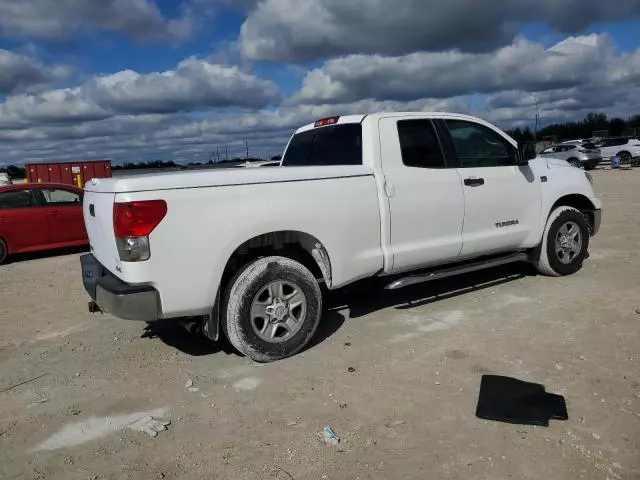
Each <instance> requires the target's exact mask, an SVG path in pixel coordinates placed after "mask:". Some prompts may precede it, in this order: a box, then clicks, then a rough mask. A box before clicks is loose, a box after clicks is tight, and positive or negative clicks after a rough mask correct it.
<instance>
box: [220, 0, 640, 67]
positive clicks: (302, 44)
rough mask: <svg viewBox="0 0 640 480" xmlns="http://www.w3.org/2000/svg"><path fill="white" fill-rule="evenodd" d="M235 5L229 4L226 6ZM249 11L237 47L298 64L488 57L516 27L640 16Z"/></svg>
mask: <svg viewBox="0 0 640 480" xmlns="http://www.w3.org/2000/svg"><path fill="white" fill-rule="evenodd" d="M231 1H233V0H231ZM235 3H236V4H240V5H243V6H245V7H246V8H247V9H248V12H249V13H248V18H247V19H246V21H245V22H244V24H243V25H242V29H241V32H240V37H239V42H240V46H241V50H242V52H243V53H244V54H245V55H246V56H247V57H249V58H252V59H258V60H280V61H301V60H312V59H324V58H327V57H335V56H338V55H346V54H351V53H363V54H372V53H378V54H384V55H400V54H407V53H412V52H416V51H438V50H448V49H461V50H464V51H471V52H478V51H489V50H492V49H494V48H495V47H498V46H501V45H506V44H508V43H509V42H510V41H511V40H512V39H513V38H514V36H515V34H516V32H517V29H518V27H519V26H520V25H522V24H523V23H526V22H535V21H540V22H544V23H547V24H548V25H550V26H551V27H552V28H554V29H556V30H558V31H560V32H563V33H570V34H571V33H577V32H580V31H581V30H583V29H584V28H586V27H588V26H589V25H592V24H594V23H596V22H607V21H616V20H626V19H629V18H633V17H637V16H638V15H640V1H638V0H610V1H609V2H602V1H600V0H483V1H478V0H448V1H441V0H403V1H401V2H391V1H387V0H349V1H344V0H263V1H261V2H253V1H249V2H242V1H239V0H235Z"/></svg>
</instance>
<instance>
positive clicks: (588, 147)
mask: <svg viewBox="0 0 640 480" xmlns="http://www.w3.org/2000/svg"><path fill="white" fill-rule="evenodd" d="M573 142H577V143H573ZM539 155H540V156H542V157H553V158H559V159H562V160H566V161H567V162H569V165H571V166H573V167H576V168H581V167H584V169H585V170H593V169H594V168H596V166H598V164H600V162H601V161H602V153H601V152H600V150H599V149H598V148H596V146H595V145H593V144H592V143H582V142H581V141H579V140H572V141H571V142H563V143H560V144H558V145H553V146H551V147H549V148H545V149H544V150H542V151H541V152H540V154H539Z"/></svg>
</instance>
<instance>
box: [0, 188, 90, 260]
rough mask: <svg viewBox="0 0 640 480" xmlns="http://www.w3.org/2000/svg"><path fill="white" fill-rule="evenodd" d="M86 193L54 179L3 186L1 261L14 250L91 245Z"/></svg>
mask: <svg viewBox="0 0 640 480" xmlns="http://www.w3.org/2000/svg"><path fill="white" fill-rule="evenodd" d="M83 194H84V192H83V190H81V189H80V188H77V187H73V186H70V185H60V184H55V183H38V184H35V183H34V184H29V183H27V184H23V185H9V186H6V187H0V263H2V262H4V261H5V260H6V258H7V256H8V255H12V254H15V253H23V252H35V251H38V250H49V249H54V248H62V247H74V246H81V245H88V244H89V239H88V238H87V231H86V230H85V226H84V219H83V217H82V196H83Z"/></svg>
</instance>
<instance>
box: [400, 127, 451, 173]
mask: <svg viewBox="0 0 640 480" xmlns="http://www.w3.org/2000/svg"><path fill="white" fill-rule="evenodd" d="M398 137H399V138H400V150H401V152H402V163H404V164H405V165H406V166H407V167H418V168H445V167H446V163H445V160H444V155H443V153H442V149H441V148H440V142H439V141H438V135H437V134H436V130H435V128H434V126H433V123H431V120H400V121H399V122H398Z"/></svg>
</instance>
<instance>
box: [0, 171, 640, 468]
mask: <svg viewBox="0 0 640 480" xmlns="http://www.w3.org/2000/svg"><path fill="white" fill-rule="evenodd" d="M594 178H595V184H596V189H597V191H598V194H599V196H600V197H601V198H602V200H603V201H604V205H605V210H604V219H603V225H602V230H601V233H600V235H599V236H597V237H596V238H595V239H593V240H592V246H591V258H590V259H589V260H588V261H587V262H586V264H585V266H584V269H583V270H582V271H581V272H579V273H578V274H577V275H575V276H572V277H568V278H560V279H551V278H543V277H540V276H536V275H535V274H533V273H532V271H531V269H530V268H529V267H528V266H526V265H522V266H520V265H518V266H511V267H509V268H501V269H494V270H491V271H487V272H483V273H481V274H475V275H468V276H464V277H461V278H456V279H450V280H447V281H441V282H438V283H435V284H430V285H429V284H427V285H422V286H417V287H414V288H411V289H409V290H406V291H402V292H400V293H388V292H384V291H381V290H380V289H379V286H378V285H376V284H375V283H373V282H368V283H364V284H360V285H358V286H356V287H352V288H350V289H348V290H345V291H342V292H336V293H333V294H331V295H330V296H329V298H328V299H327V303H328V304H329V307H330V308H329V311H328V313H327V314H326V315H325V317H324V322H323V327H322V331H321V332H319V334H318V336H317V339H316V344H315V345H314V346H313V347H312V348H310V349H309V350H307V351H306V352H304V353H303V354H301V355H298V356H296V357H294V358H291V359H288V360H286V361H281V362H277V363H274V364H269V365H264V366H260V365H256V364H253V363H252V362H250V361H248V360H247V359H245V358H241V357H239V356H237V355H236V354H234V353H232V352H229V351H228V349H227V348H226V347H225V348H223V349H222V350H220V349H219V348H217V347H216V346H214V345H212V344H210V343H208V342H207V341H205V340H203V339H202V337H200V336H198V335H197V333H189V332H188V331H187V330H186V329H184V328H183V327H182V326H176V325H173V324H169V325H158V326H156V327H155V328H153V329H151V330H149V329H148V328H145V324H144V323H142V324H141V323H132V322H126V321H121V320H116V319H114V318H111V317H108V316H100V315H90V314H89V313H87V308H86V302H87V299H86V297H85V294H84V292H83V289H82V284H81V278H80V266H79V261H78V257H79V254H78V253H77V252H76V253H73V254H64V255H58V256H54V257H40V258H29V259H17V260H16V261H15V262H14V263H12V264H9V265H5V266H2V267H0V478H2V479H7V480H8V479H65V480H66V479H82V480H90V479H93V480H98V479H157V478H165V479H173V478H184V479H203V478H206V479H234V480H235V479H276V480H291V479H296V480H298V479H361V480H365V479H426V478H429V479H508V478H514V479H519V478H521V479H544V480H548V479H578V478H581V479H603V480H604V479H612V480H613V479H640V333H639V332H640V328H639V327H640V315H639V314H637V313H636V312H635V310H636V309H637V308H638V307H640V298H639V295H638V286H640V258H639V257H638V255H637V252H638V249H639V247H640V224H639V220H640V216H639V214H638V207H639V206H640V189H639V188H638V185H640V169H637V170H634V171H611V170H597V171H595V172H594ZM485 373H494V374H499V375H507V376H513V377H517V378H520V379H522V380H526V381H533V382H537V383H543V384H544V385H545V386H546V387H547V390H548V391H551V392H554V393H558V394H562V395H564V396H565V397H566V400H567V405H568V411H569V417H570V418H569V421H566V422H561V421H552V422H551V425H550V427H548V428H544V427H524V426H518V425H509V424H502V423H495V422H489V421H484V420H480V419H478V418H476V417H475V407H476V402H477V398H478V391H479V386H480V379H481V376H482V375H483V374H485ZM41 375H44V376H42V377H41V378H38V379H36V380H33V381H31V382H30V383H26V384H24V385H21V386H17V387H15V388H11V389H10V390H7V391H2V390H3V389H5V388H7V387H10V386H12V385H14V384H17V383H20V382H22V381H25V380H29V379H32V378H34V377H38V376H41ZM145 412H146V413H148V414H149V415H152V416H154V418H158V419H167V420H170V421H171V424H170V425H169V426H168V429H167V430H166V431H162V432H160V433H159V434H158V436H157V437H155V438H152V437H150V436H147V435H145V434H144V433H141V432H139V431H135V430H132V429H130V428H128V427H127V425H128V424H130V423H131V422H132V421H135V420H137V419H138V418H140V417H141V416H144V413H145ZM325 426H330V427H332V428H333V429H334V431H335V432H336V434H337V435H338V436H339V437H340V438H341V439H342V440H341V442H340V445H339V446H338V447H331V446H328V445H324V444H321V443H320V442H318V440H317V439H316V437H315V434H316V432H318V431H320V430H321V429H322V428H323V427H325Z"/></svg>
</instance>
